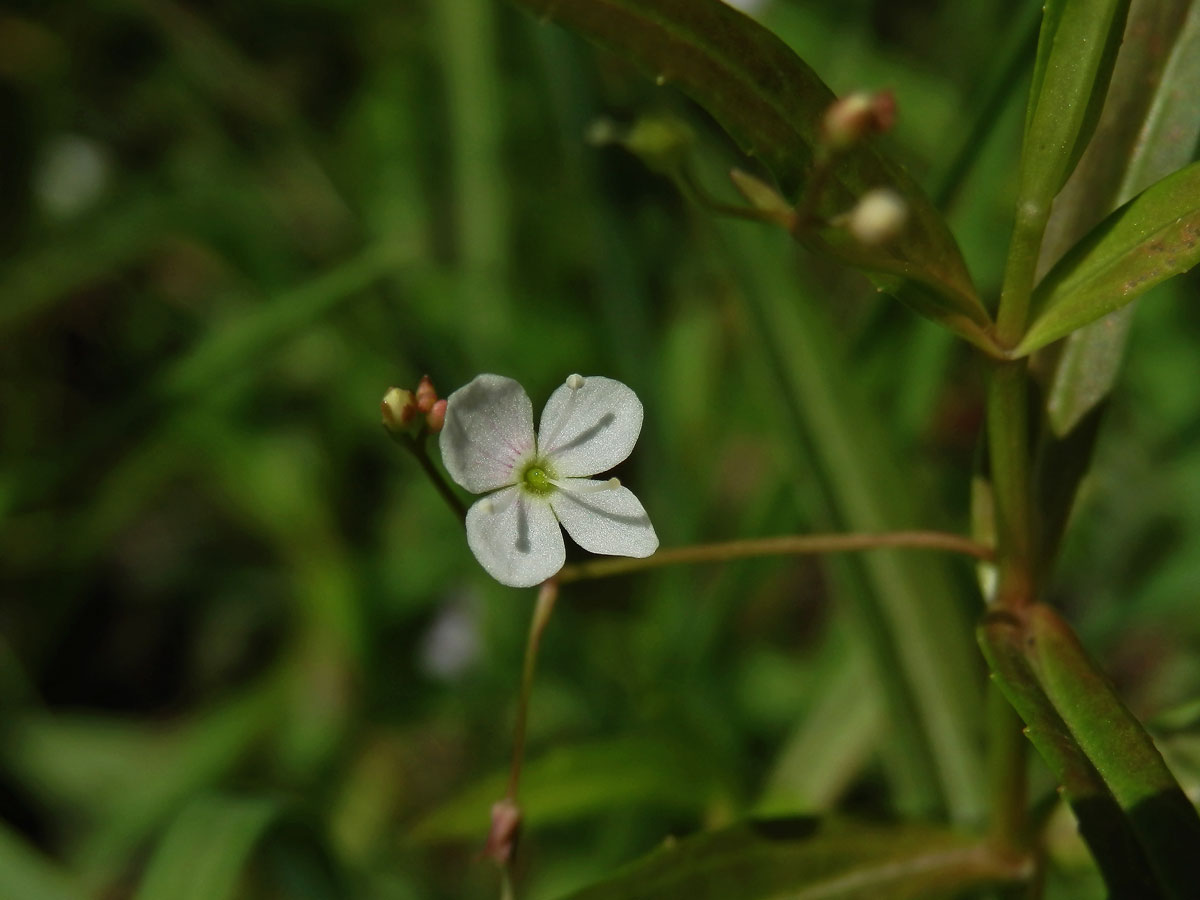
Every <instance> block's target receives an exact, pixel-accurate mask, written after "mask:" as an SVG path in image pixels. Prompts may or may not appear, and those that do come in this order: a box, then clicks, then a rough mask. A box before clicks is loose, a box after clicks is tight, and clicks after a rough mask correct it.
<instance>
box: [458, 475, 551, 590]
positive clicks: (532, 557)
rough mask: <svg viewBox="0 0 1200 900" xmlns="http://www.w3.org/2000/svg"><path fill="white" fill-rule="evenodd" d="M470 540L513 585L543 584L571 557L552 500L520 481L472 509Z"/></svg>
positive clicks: (492, 571)
mask: <svg viewBox="0 0 1200 900" xmlns="http://www.w3.org/2000/svg"><path fill="white" fill-rule="evenodd" d="M467 543H468V544H469V545H470V547H471V552H472V553H474V554H475V558H476V559H477V560H479V564H480V565H481V566H483V568H484V569H486V570H487V573H488V574H489V575H491V576H492V577H493V578H495V579H496V580H497V581H499V582H500V583H501V584H507V585H508V586H509V587H533V586H534V585H535V584H541V583H542V582H543V581H545V580H546V579H547V578H549V577H550V576H551V575H553V574H554V573H555V572H557V571H558V570H559V569H561V568H562V566H563V563H564V562H565V561H566V558H567V551H566V547H565V546H564V545H563V536H562V530H561V529H560V528H559V527H558V520H557V519H555V518H554V513H553V511H551V509H550V505H549V504H548V503H546V501H545V500H538V499H536V498H533V497H530V496H529V495H527V494H525V493H524V492H523V491H522V490H521V489H520V488H519V487H509V488H505V489H504V490H502V491H497V492H496V493H494V494H490V495H489V496H487V497H484V498H483V499H482V500H479V501H478V502H476V503H475V504H474V505H473V506H472V507H471V508H470V509H469V510H467Z"/></svg>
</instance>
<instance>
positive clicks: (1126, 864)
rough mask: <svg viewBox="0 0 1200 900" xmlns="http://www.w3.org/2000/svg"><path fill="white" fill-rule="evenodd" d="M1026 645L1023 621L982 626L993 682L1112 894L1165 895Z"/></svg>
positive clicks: (1000, 617) (993, 620) (998, 616)
mask: <svg viewBox="0 0 1200 900" xmlns="http://www.w3.org/2000/svg"><path fill="white" fill-rule="evenodd" d="M1025 641H1026V635H1025V630H1024V628H1023V627H1022V625H1021V623H1020V622H1019V621H1018V620H1016V619H1015V618H1013V617H1011V616H1008V615H1006V614H1003V613H995V614H993V615H990V616H989V617H988V618H987V619H986V620H985V621H984V623H983V624H982V625H981V626H980V628H979V644H980V647H981V648H982V649H983V655H984V656H985V657H986V658H987V661H988V665H989V666H990V667H991V670H992V678H993V679H994V680H995V681H996V683H997V684H998V685H999V687H1000V690H1001V691H1002V692H1003V694H1004V696H1005V697H1006V698H1007V699H1008V702H1009V703H1011V704H1012V706H1013V708H1014V709H1015V710H1016V711H1017V714H1018V715H1020V717H1021V719H1022V720H1023V721H1024V722H1025V725H1026V729H1025V733H1026V735H1027V736H1028V737H1029V740H1030V741H1032V742H1033V745H1034V746H1035V747H1036V748H1037V751H1038V753H1039V754H1040V755H1041V757H1042V759H1043V760H1044V761H1045V763H1046V765H1047V766H1049V768H1050V771H1051V772H1052V773H1053V775H1054V777H1055V779H1056V780H1057V781H1058V783H1059V785H1060V786H1061V788H1062V794H1063V798H1064V799H1065V800H1066V801H1067V803H1069V804H1070V806H1071V809H1072V811H1073V812H1074V813H1075V818H1076V820H1077V821H1078V822H1079V832H1080V834H1081V835H1082V836H1083V839H1084V841H1086V842H1087V845H1088V847H1089V848H1090V849H1091V851H1092V856H1093V858H1094V859H1095V860H1096V865H1097V866H1098V867H1099V869H1100V872H1101V874H1102V875H1103V876H1104V881H1105V883H1106V884H1107V885H1108V889H1109V891H1110V892H1111V894H1112V896H1114V897H1141V898H1144V900H1153V898H1158V897H1161V896H1162V893H1161V892H1160V891H1159V889H1158V887H1157V879H1156V878H1155V877H1154V873H1153V871H1152V870H1151V868H1150V864H1149V862H1148V861H1147V859H1146V855H1145V853H1144V852H1143V851H1142V848H1141V846H1140V845H1139V844H1138V841H1137V838H1136V837H1135V836H1134V832H1133V828H1132V827H1131V826H1130V824H1129V821H1128V820H1127V819H1126V818H1125V814H1124V812H1123V811H1122V810H1121V807H1120V805H1119V804H1118V803H1117V801H1116V800H1115V799H1114V798H1113V795H1112V793H1111V792H1110V791H1109V790H1108V787H1107V786H1106V785H1105V783H1104V780H1103V779H1102V778H1101V777H1100V773H1099V772H1097V771H1096V767H1095V766H1093V765H1092V764H1091V762H1090V761H1089V760H1088V758H1087V756H1086V755H1085V754H1084V752H1083V750H1081V749H1080V747H1079V744H1078V743H1076V741H1075V738H1074V737H1073V736H1072V734H1071V732H1070V729H1068V728H1067V726H1066V724H1065V723H1064V722H1063V720H1062V717H1061V716H1060V715H1059V714H1058V712H1057V710H1055V708H1054V706H1053V704H1052V703H1051V702H1050V700H1049V699H1048V698H1047V697H1046V693H1045V691H1043V690H1042V687H1041V685H1040V684H1039V683H1038V681H1037V677H1036V676H1035V675H1034V672H1033V669H1032V668H1031V667H1030V664H1029V661H1028V660H1027V659H1026V658H1025Z"/></svg>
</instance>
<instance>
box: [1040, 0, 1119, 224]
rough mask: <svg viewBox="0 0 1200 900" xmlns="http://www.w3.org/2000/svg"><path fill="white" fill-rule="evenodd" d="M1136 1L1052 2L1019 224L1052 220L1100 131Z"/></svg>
mask: <svg viewBox="0 0 1200 900" xmlns="http://www.w3.org/2000/svg"><path fill="white" fill-rule="evenodd" d="M1128 11H1129V0H1050V2H1048V3H1047V4H1046V8H1045V16H1044V18H1043V20H1042V31H1041V35H1040V36H1039V38H1038V53H1037V61H1036V63H1035V65H1034V73H1033V86H1032V89H1031V90H1030V95H1029V106H1028V109H1027V112H1026V119H1025V142H1024V146H1023V148H1022V153H1021V181H1020V188H1019V201H1018V216H1021V215H1025V214H1027V213H1026V210H1028V214H1030V215H1033V214H1035V213H1034V211H1035V210H1037V211H1040V212H1041V214H1042V215H1046V214H1048V213H1049V204H1050V201H1051V200H1052V199H1053V198H1054V195H1055V194H1057V193H1058V191H1059V189H1060V188H1061V187H1062V186H1063V184H1064V183H1065V182H1066V180H1067V177H1068V176H1069V175H1070V174H1071V171H1072V169H1074V168H1075V164H1076V163H1077V162H1078V161H1079V157H1080V155H1081V154H1082V153H1083V150H1084V148H1085V147H1086V146H1087V142H1088V140H1090V138H1091V136H1092V132H1093V131H1094V130H1095V127H1096V122H1097V121H1098V120H1099V117H1100V110H1101V108H1102V107H1103V104H1104V96H1105V93H1106V92H1107V90H1108V83H1109V79H1110V77H1111V76H1112V70H1113V65H1114V63H1115V62H1116V56H1117V49H1118V48H1119V47H1120V45H1121V35H1122V34H1123V33H1124V30H1125V17H1126V15H1127V14H1128Z"/></svg>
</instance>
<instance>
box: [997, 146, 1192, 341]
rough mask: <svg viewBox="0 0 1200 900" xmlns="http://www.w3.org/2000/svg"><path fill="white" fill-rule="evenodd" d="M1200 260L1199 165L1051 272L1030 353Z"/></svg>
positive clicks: (1155, 190)
mask: <svg viewBox="0 0 1200 900" xmlns="http://www.w3.org/2000/svg"><path fill="white" fill-rule="evenodd" d="M1197 261H1200V163H1192V164H1191V165H1190V166H1188V167H1187V168H1185V169H1181V170H1180V171H1178V172H1176V173H1175V174H1174V175H1170V176H1168V177H1166V178H1164V179H1162V180H1161V181H1159V182H1158V183H1157V184H1155V185H1153V186H1152V187H1150V188H1148V189H1147V190H1145V191H1143V192H1142V193H1141V194H1139V195H1138V196H1137V197H1135V198H1134V199H1133V200H1131V201H1130V202H1128V203H1126V204H1125V205H1124V206H1122V207H1121V208H1120V209H1118V210H1117V211H1116V212H1114V213H1113V214H1112V215H1110V216H1109V217H1108V218H1107V219H1105V220H1104V221H1103V222H1101V223H1100V224H1099V225H1098V226H1096V227H1095V228H1094V229H1092V231H1091V233H1090V234H1089V235H1088V237H1087V238H1085V239H1084V240H1083V241H1082V242H1080V243H1079V244H1078V245H1077V246H1076V247H1075V248H1074V249H1073V250H1072V251H1071V252H1070V253H1068V254H1067V255H1066V256H1065V257H1063V259H1062V260H1061V261H1060V262H1059V263H1058V264H1057V265H1056V266H1055V267H1054V268H1053V269H1051V270H1050V272H1049V274H1048V275H1047V276H1046V277H1045V278H1044V279H1043V280H1042V282H1041V284H1039V285H1038V287H1037V290H1036V291H1035V292H1034V296H1033V324H1032V325H1031V326H1030V327H1029V331H1028V333H1027V334H1026V335H1025V338H1024V340H1022V341H1021V344H1020V346H1019V347H1018V348H1017V353H1018V355H1023V354H1027V353H1031V352H1033V351H1034V350H1036V349H1038V348H1039V347H1043V346H1045V345H1046V344H1048V343H1050V342H1051V341H1055V340H1058V339H1059V338H1061V337H1063V336H1065V335H1067V334H1070V333H1071V332H1072V331H1074V330H1075V329H1077V328H1080V327H1082V326H1084V325H1086V324H1088V323H1089V322H1094V321H1096V320H1097V319H1099V318H1101V317H1102V316H1105V315H1107V314H1108V313H1111V312H1113V311H1114V310H1116V309H1120V308H1121V307H1122V306H1125V305H1126V304H1128V303H1130V302H1131V301H1133V300H1134V299H1136V298H1137V297H1139V296H1140V295H1142V294H1143V293H1145V292H1146V291H1148V290H1149V289H1150V288H1152V287H1154V286H1155V285H1156V284H1158V283H1159V282H1162V281H1165V280H1166V279H1168V278H1170V277H1172V276H1173V275H1178V274H1180V273H1182V272H1186V271H1187V270H1188V269H1190V268H1191V267H1192V266H1194V265H1195V264H1196V263H1197Z"/></svg>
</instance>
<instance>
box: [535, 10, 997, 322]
mask: <svg viewBox="0 0 1200 900" xmlns="http://www.w3.org/2000/svg"><path fill="white" fill-rule="evenodd" d="M515 2H517V3H518V4H519V5H522V6H525V7H527V8H529V9H531V10H533V11H534V12H535V13H537V14H538V15H541V16H543V17H546V18H552V19H554V20H556V21H558V22H560V23H561V24H563V25H565V26H567V27H569V28H572V29H574V30H576V31H578V32H580V33H581V34H583V35H584V36H586V37H588V38H589V39H591V40H593V41H595V42H596V43H598V44H600V45H602V46H604V47H607V48H609V49H612V50H615V51H616V52H618V53H620V54H622V55H624V56H626V57H629V58H631V59H632V60H634V61H635V62H636V63H638V64H639V65H641V66H642V67H643V68H644V69H646V70H648V71H649V72H650V73H651V74H652V75H653V76H655V77H656V78H657V79H658V81H659V83H663V84H667V83H669V84H672V85H675V86H677V87H678V88H679V89H680V90H682V91H683V92H684V93H686V94H687V95H689V96H690V97H691V98H692V99H693V100H695V101H696V102H697V103H699V104H700V105H701V106H702V107H704V109H705V110H707V111H708V112H709V113H710V114H711V115H712V116H713V118H715V119H716V120H717V122H718V123H720V124H721V126H722V127H723V128H725V130H726V131H728V132H729V133H730V134H731V135H732V136H733V137H734V138H735V139H736V140H737V141H738V143H739V144H740V145H741V146H742V148H743V149H744V150H745V151H746V152H747V153H749V154H751V155H753V156H755V157H757V158H758V159H760V160H761V161H762V163H763V164H764V165H766V167H767V168H768V169H769V170H770V171H771V172H772V174H774V176H775V177H776V179H778V181H779V183H780V185H781V186H782V188H783V190H784V193H785V194H788V195H791V196H792V197H793V198H794V197H795V195H796V193H797V192H798V189H799V187H800V186H801V185H802V184H803V183H804V182H805V181H806V179H807V178H808V175H809V170H810V168H811V166H812V162H813V158H814V155H815V152H816V147H817V143H818V140H819V128H820V123H821V119H822V116H823V114H824V112H825V110H826V109H827V108H828V107H829V105H830V104H831V103H832V102H833V101H834V99H835V98H834V95H833V93H832V92H831V91H830V90H829V88H828V87H827V86H826V85H825V84H824V83H823V82H822V81H821V79H820V78H819V77H817V75H816V73H815V72H813V70H812V69H811V68H809V66H808V65H807V64H806V63H805V62H804V61H803V60H801V59H800V58H799V57H797V56H796V55H795V54H794V53H793V52H792V51H791V50H790V49H789V48H788V47H787V45H786V44H784V43H783V42H782V41H781V40H779V39H778V38H777V37H775V35H773V34H771V33H770V32H769V31H767V30H766V29H765V28H763V27H762V26H761V25H759V24H757V23H756V22H754V21H753V20H752V19H750V18H748V17H746V16H744V15H742V14H741V13H739V12H738V11H737V10H735V9H733V8H731V7H730V6H728V5H727V4H725V3H722V2H720V0H605V2H602V3H597V2H595V0H515ZM832 174H833V178H832V179H830V182H829V183H828V184H827V185H826V189H825V190H823V191H822V192H821V196H820V198H819V202H818V205H817V208H816V209H815V212H816V213H817V214H818V215H820V216H822V217H823V218H826V219H829V218H832V217H833V216H835V215H837V214H839V213H841V212H844V211H845V210H847V209H849V208H850V207H851V206H852V205H853V204H854V202H855V201H856V200H857V199H858V198H859V197H861V196H862V194H863V193H864V192H865V191H867V190H868V189H870V188H874V187H882V186H890V187H892V188H894V189H895V190H897V191H899V192H900V194H901V195H902V196H903V197H904V200H905V202H906V203H907V204H908V207H909V221H908V226H907V227H906V229H905V231H904V233H903V234H902V235H901V236H900V237H899V238H898V239H897V240H896V241H895V242H893V243H891V244H889V245H887V246H885V247H873V248H869V247H864V246H862V245H859V244H856V243H854V242H852V241H849V240H847V239H845V236H844V235H842V234H841V233H839V232H837V231H835V230H834V229H824V230H823V233H822V234H821V235H820V236H819V237H815V236H814V237H813V238H812V240H811V242H812V243H815V244H817V245H819V246H820V247H821V248H823V249H825V250H826V251H828V252H830V253H832V254H833V255H835V256H837V257H838V258H840V259H841V260H843V261H844V262H846V263H848V264H850V265H853V266H856V267H858V268H861V269H864V270H866V271H868V272H871V273H874V274H875V276H876V278H877V280H878V283H879V284H880V285H881V286H882V287H883V288H884V289H885V290H887V291H888V292H889V293H893V294H896V295H897V296H899V297H900V298H901V299H902V300H903V301H904V302H906V303H908V304H909V305H910V306H912V307H913V308H914V309H916V310H917V311H918V312H920V313H921V314H922V315H926V316H929V317H930V318H932V319H934V320H935V321H939V322H941V323H942V324H944V325H946V326H947V327H949V328H952V329H953V330H955V331H958V332H959V333H962V334H964V335H970V336H971V337H972V339H975V340H986V338H984V337H982V335H983V333H984V332H985V331H986V329H987V328H988V326H989V324H990V317H989V316H988V313H987V311H986V310H985V308H984V306H983V304H982V302H981V301H980V300H979V297H978V295H977V293H976V291H975V288H974V286H973V285H972V283H971V279H970V275H969V274H968V272H967V269H966V266H965V264H964V262H963V259H962V254H961V252H960V251H959V249H958V245H957V244H956V243H955V241H954V238H953V236H952V235H951V234H950V231H949V228H948V227H947V225H946V223H945V220H944V219H943V217H942V216H941V214H940V213H939V212H938V211H937V210H936V209H935V208H934V206H933V204H932V203H931V202H930V201H929V199H928V198H927V197H926V196H925V194H924V193H923V192H922V191H921V190H920V188H919V187H918V186H917V185H916V183H915V182H914V181H913V180H912V179H911V178H910V177H909V176H908V174H907V173H906V172H905V171H904V169H903V168H902V167H900V166H899V165H898V164H896V163H895V162H894V161H892V160H891V159H889V158H887V157H886V156H884V155H883V153H882V152H881V151H880V150H879V149H878V148H877V147H875V146H873V145H871V144H870V143H868V144H866V145H864V146H862V147H858V148H855V149H854V150H853V151H852V152H849V153H846V154H844V155H843V156H841V157H839V158H838V160H837V161H836V162H835V164H834V166H833V173H832Z"/></svg>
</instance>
